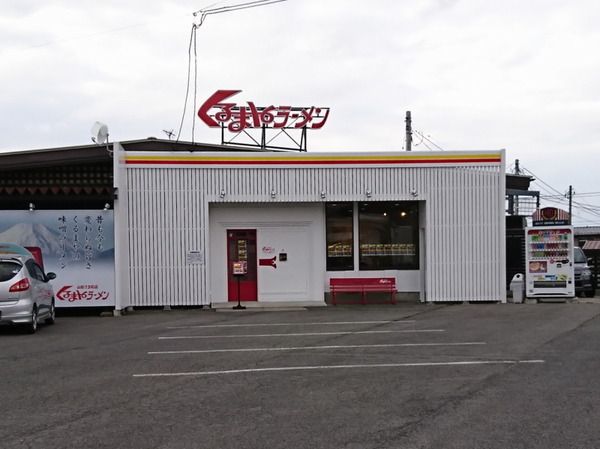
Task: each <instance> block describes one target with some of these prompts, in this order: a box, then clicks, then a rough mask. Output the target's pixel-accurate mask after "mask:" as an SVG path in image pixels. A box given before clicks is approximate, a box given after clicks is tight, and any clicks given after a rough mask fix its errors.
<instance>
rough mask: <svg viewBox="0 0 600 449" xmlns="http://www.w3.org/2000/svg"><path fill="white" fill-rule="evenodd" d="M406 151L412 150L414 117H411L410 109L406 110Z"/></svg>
mask: <svg viewBox="0 0 600 449" xmlns="http://www.w3.org/2000/svg"><path fill="white" fill-rule="evenodd" d="M405 121H406V151H410V150H411V145H412V119H411V118H410V111H406V120H405Z"/></svg>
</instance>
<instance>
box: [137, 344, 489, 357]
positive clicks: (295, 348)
mask: <svg viewBox="0 0 600 449" xmlns="http://www.w3.org/2000/svg"><path fill="white" fill-rule="evenodd" d="M485 344H487V343H486V342H484V341H473V342H464V343H390V344H381V345H327V346H291V347H283V348H241V349H192V350H187V351H150V352H148V354H149V355H165V354H213V353H220V352H261V351H301V350H304V349H317V350H318V349H360V348H397V347H423V346H474V345H485Z"/></svg>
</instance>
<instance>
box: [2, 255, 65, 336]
mask: <svg viewBox="0 0 600 449" xmlns="http://www.w3.org/2000/svg"><path fill="white" fill-rule="evenodd" d="M54 278H56V275H55V274H54V273H44V269H43V268H42V266H41V265H40V263H39V262H38V261H37V260H36V259H35V257H34V256H33V255H32V254H31V252H30V251H28V250H27V249H25V248H24V247H22V246H19V245H14V244H11V243H0V324H9V325H21V326H23V327H24V328H25V329H26V330H27V331H28V332H29V333H34V332H35V331H36V330H37V326H38V323H39V322H40V321H41V320H44V321H45V322H46V323H47V324H54V321H55V319H56V310H55V298H54V289H53V288H52V285H51V284H50V281H51V280H52V279H54Z"/></svg>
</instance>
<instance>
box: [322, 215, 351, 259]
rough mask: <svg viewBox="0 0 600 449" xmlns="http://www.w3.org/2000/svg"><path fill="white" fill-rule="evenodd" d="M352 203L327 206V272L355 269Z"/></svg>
mask: <svg viewBox="0 0 600 449" xmlns="http://www.w3.org/2000/svg"><path fill="white" fill-rule="evenodd" d="M352 221H353V218H352V203H328V204H327V205H326V225H325V228H326V234H327V236H326V240H327V271H341V270H353V269H354V251H353V248H352V246H353V227H352V224H353V223H352Z"/></svg>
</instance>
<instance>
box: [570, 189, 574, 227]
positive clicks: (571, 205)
mask: <svg viewBox="0 0 600 449" xmlns="http://www.w3.org/2000/svg"><path fill="white" fill-rule="evenodd" d="M572 213H573V186H569V224H573V219H572V218H571V214H572Z"/></svg>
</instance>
